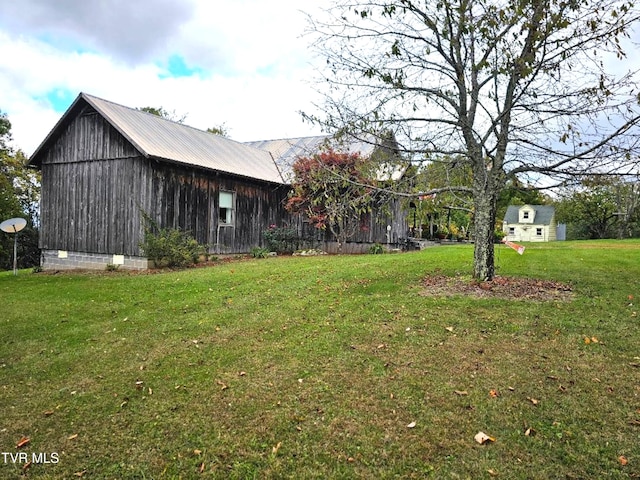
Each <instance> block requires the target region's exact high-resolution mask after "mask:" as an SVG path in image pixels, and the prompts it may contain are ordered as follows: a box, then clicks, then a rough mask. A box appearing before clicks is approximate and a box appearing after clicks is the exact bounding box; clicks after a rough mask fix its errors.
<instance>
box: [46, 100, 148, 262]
mask: <svg viewBox="0 0 640 480" xmlns="http://www.w3.org/2000/svg"><path fill="white" fill-rule="evenodd" d="M43 154H44V156H43V160H42V199H41V204H40V210H41V223H42V225H41V229H40V246H41V248H43V249H51V250H70V251H78V252H93V253H113V254H122V255H137V254H138V253H139V249H138V243H139V242H140V240H141V237H140V235H141V229H140V215H139V209H138V208H136V202H139V201H140V198H141V193H142V191H143V190H144V189H143V188H142V186H143V184H144V182H145V180H144V179H145V176H146V168H145V164H144V159H143V158H142V157H141V156H140V153H139V152H138V151H137V150H136V149H135V148H134V147H133V146H132V145H131V144H130V143H129V142H127V140H126V139H125V138H124V137H123V136H122V135H121V134H120V133H119V132H118V131H117V130H116V129H115V128H113V127H112V126H111V125H110V124H109V123H108V122H107V121H106V120H104V119H103V118H102V117H101V116H100V115H98V114H97V113H96V112H95V111H94V110H93V109H91V108H90V107H87V108H85V109H84V110H83V112H82V113H81V114H80V115H78V116H77V117H76V118H75V119H74V120H73V121H72V122H71V123H70V124H69V125H68V126H67V127H66V129H65V130H64V131H63V132H62V134H61V135H60V137H59V138H58V139H57V140H56V142H55V143H54V144H53V145H52V146H51V148H49V149H48V150H47V151H46V152H43Z"/></svg>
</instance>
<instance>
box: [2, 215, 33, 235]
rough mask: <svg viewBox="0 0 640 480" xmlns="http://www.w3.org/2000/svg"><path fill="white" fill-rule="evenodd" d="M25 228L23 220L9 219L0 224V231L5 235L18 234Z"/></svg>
mask: <svg viewBox="0 0 640 480" xmlns="http://www.w3.org/2000/svg"><path fill="white" fill-rule="evenodd" d="M26 226H27V221H26V220H25V219H24V218H10V219H9V220H5V221H4V222H2V223H0V230H2V231H3V232H7V233H18V232H19V231H20V230H22V229H23V228H24V227H26Z"/></svg>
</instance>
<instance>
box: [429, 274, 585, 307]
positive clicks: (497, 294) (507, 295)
mask: <svg viewBox="0 0 640 480" xmlns="http://www.w3.org/2000/svg"><path fill="white" fill-rule="evenodd" d="M422 286H423V289H422V295H424V296H430V297H439V296H453V295H461V296H468V297H476V298H500V299H506V300H535V301H549V300H556V301H564V302H568V301H570V300H572V299H573V291H572V288H571V286H570V285H567V284H565V283H560V282H554V281H551V280H537V279H534V278H517V277H499V276H497V277H495V278H494V279H493V280H492V281H489V282H477V281H476V280H474V279H472V278H470V277H463V276H457V277H449V276H446V275H432V276H429V277H426V278H425V279H424V280H423V281H422Z"/></svg>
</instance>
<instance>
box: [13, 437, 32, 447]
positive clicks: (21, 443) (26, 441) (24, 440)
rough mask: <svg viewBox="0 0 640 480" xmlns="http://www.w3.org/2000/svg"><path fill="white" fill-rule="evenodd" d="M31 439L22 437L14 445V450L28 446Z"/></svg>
mask: <svg viewBox="0 0 640 480" xmlns="http://www.w3.org/2000/svg"><path fill="white" fill-rule="evenodd" d="M30 441H31V439H30V438H29V437H22V438H21V439H20V441H19V442H18V443H17V444H16V448H22V447H24V446H25V445H28V444H29V442H30Z"/></svg>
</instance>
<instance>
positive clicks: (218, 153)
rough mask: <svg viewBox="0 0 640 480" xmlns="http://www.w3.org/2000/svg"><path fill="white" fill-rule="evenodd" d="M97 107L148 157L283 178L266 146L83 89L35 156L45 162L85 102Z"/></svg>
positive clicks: (33, 158)
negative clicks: (201, 128)
mask: <svg viewBox="0 0 640 480" xmlns="http://www.w3.org/2000/svg"><path fill="white" fill-rule="evenodd" d="M87 104H88V105H90V106H91V107H93V108H94V109H95V110H96V111H97V112H98V113H99V114H100V115H102V116H103V117H104V118H105V119H106V120H107V121H108V122H109V123H110V124H111V125H112V126H113V127H114V128H115V129H116V130H118V132H120V133H121V134H122V135H123V136H124V137H125V138H126V139H127V140H128V141H129V142H131V144H132V145H133V146H134V147H135V148H136V149H137V150H138V151H139V152H140V153H141V154H142V155H144V156H145V157H147V158H155V159H159V160H166V161H170V162H176V163H181V164H187V165H193V166H197V167H201V168H205V169H208V170H215V171H219V172H225V173H230V174H233V175H239V176H242V177H248V178H253V179H258V180H263V181H267V182H272V183H284V179H283V177H282V175H281V174H280V171H279V170H278V167H277V166H276V163H275V161H274V159H273V157H272V156H271V155H270V154H269V152H268V151H266V150H261V149H258V148H254V147H252V146H251V145H247V144H243V143H240V142H236V141H234V140H231V139H228V138H225V137H222V136H220V135H214V134H211V133H209V132H205V131H203V130H198V129H196V128H193V127H190V126H187V125H183V124H180V123H176V122H172V121H170V120H167V119H165V118H162V117H159V116H157V115H153V114H150V113H147V112H143V111H140V110H136V109H133V108H129V107H125V106H122V105H118V104H117V103H113V102H110V101H107V100H103V99H101V98H98V97H94V96H92V95H88V94H86V93H80V95H78V97H77V98H76V100H75V101H74V102H73V104H72V105H71V106H70V107H69V109H68V110H67V111H66V112H65V113H64V115H63V116H62V118H61V119H60V120H59V121H58V123H57V124H56V126H55V127H54V128H53V130H51V132H50V133H49V135H48V136H47V137H46V138H45V139H44V141H43V142H42V143H41V144H40V146H39V147H38V148H37V149H36V151H35V152H34V154H33V155H32V156H31V159H30V161H29V163H30V164H31V165H40V164H41V161H42V159H41V156H42V154H43V153H44V152H45V151H46V150H47V149H48V148H49V147H51V146H52V145H53V144H54V143H55V141H56V140H57V139H58V137H59V136H60V135H61V134H62V132H63V131H64V128H65V127H66V126H67V125H68V124H69V123H71V121H72V120H73V119H74V118H75V117H76V115H78V114H79V113H80V112H81V111H82V109H83V108H85V106H86V105H87Z"/></svg>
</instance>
